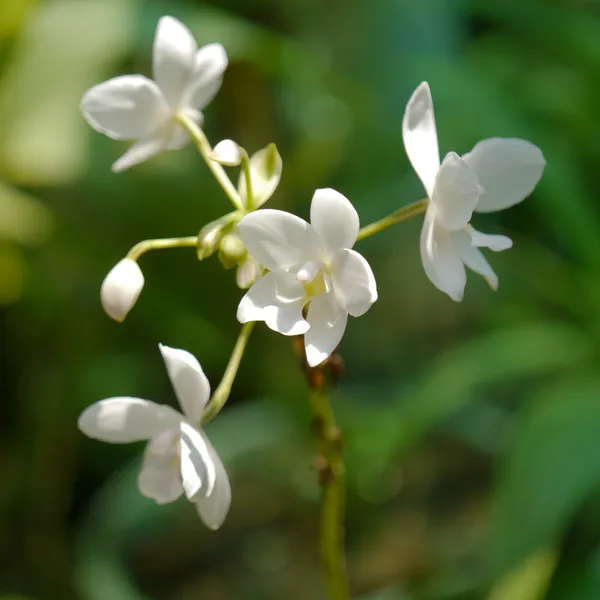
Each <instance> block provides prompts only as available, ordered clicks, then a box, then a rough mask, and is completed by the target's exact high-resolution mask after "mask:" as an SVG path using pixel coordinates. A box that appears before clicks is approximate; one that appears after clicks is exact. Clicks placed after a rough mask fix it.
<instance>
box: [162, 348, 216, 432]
mask: <svg viewBox="0 0 600 600" xmlns="http://www.w3.org/2000/svg"><path fill="white" fill-rule="evenodd" d="M158 347H159V348H160V352H161V354H162V357H163V360H164V361H165V366H166V367H167V373H168V374H169V379H170V380H171V384H172V385H173V389H174V390H175V395H176V396H177V399H178V400H179V404H180V405H181V408H182V409H183V414H184V415H185V416H186V417H187V418H188V419H189V420H190V421H191V422H192V423H200V421H201V419H202V414H203V413H204V407H205V406H206V403H207V402H208V400H209V398H210V383H208V379H207V378H206V375H205V374H204V371H203V370H202V367H201V366H200V363H199V362H198V360H197V359H196V357H195V356H193V355H192V354H190V353H189V352H186V351H185V350H178V349H177V348H169V346H163V345H162V344H159V345H158Z"/></svg>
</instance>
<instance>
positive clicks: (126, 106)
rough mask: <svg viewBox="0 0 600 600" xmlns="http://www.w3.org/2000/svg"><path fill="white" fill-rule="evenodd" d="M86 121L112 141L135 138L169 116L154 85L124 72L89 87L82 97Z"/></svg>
mask: <svg viewBox="0 0 600 600" xmlns="http://www.w3.org/2000/svg"><path fill="white" fill-rule="evenodd" d="M81 112H82V113H83V116H84V117H85V119H86V121H87V122H88V123H89V124H90V125H91V126H92V127H93V128H94V129H95V130H96V131H99V132H100V133H103V134H105V135H107V136H108V137H110V138H113V139H115V140H136V139H138V138H142V137H145V136H147V135H148V134H150V133H151V132H152V131H154V130H155V129H157V128H159V127H160V126H161V125H162V124H163V123H164V121H165V120H166V118H167V116H168V111H167V107H166V105H165V102H164V99H163V98H162V95H161V93H160V90H159V89H158V87H157V85H156V84H155V83H154V82H153V81H151V80H150V79H148V78H146V77H143V76H142V75H124V76H122V77H115V78H114V79H109V80H108V81H105V82H104V83H100V84H98V85H95V86H94V87H93V88H91V89H89V90H88V91H87V92H86V93H85V94H84V95H83V98H82V99H81Z"/></svg>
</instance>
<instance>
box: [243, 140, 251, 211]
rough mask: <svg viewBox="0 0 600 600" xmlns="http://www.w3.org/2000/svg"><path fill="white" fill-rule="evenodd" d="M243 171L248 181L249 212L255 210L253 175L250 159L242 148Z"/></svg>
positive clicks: (247, 207)
mask: <svg viewBox="0 0 600 600" xmlns="http://www.w3.org/2000/svg"><path fill="white" fill-rule="evenodd" d="M242 171H243V172H244V178H245V179H246V209H247V210H248V212H250V211H251V210H253V209H254V196H253V195H252V175H251V173H250V158H249V156H248V153H247V152H246V151H245V150H244V149H243V148H242Z"/></svg>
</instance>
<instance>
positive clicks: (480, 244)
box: [469, 227, 513, 252]
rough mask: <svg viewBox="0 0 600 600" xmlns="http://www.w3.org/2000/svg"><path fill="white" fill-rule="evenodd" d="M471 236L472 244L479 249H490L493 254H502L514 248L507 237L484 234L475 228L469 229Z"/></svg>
mask: <svg viewBox="0 0 600 600" xmlns="http://www.w3.org/2000/svg"><path fill="white" fill-rule="evenodd" d="M469 234H470V235H471V244H472V245H473V246H475V247H477V248H489V249H490V250H491V251H492V252H502V250H508V249H509V248H512V245H513V242H512V240H511V239H510V238H509V237H507V236H506V235H492V234H489V233H482V232H481V231H477V230H476V229H474V228H473V227H470V228H469Z"/></svg>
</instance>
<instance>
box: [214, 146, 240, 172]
mask: <svg viewBox="0 0 600 600" xmlns="http://www.w3.org/2000/svg"><path fill="white" fill-rule="evenodd" d="M210 158H211V159H212V160H214V161H216V162H218V163H221V164H222V165H225V166H227V167H236V166H237V165H239V164H240V163H241V162H242V151H241V149H240V147H239V146H238V145H237V144H236V143H235V142H234V141H233V140H221V141H220V142H219V143H218V144H217V145H216V146H215V147H214V148H213V151H212V152H211V153H210Z"/></svg>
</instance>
